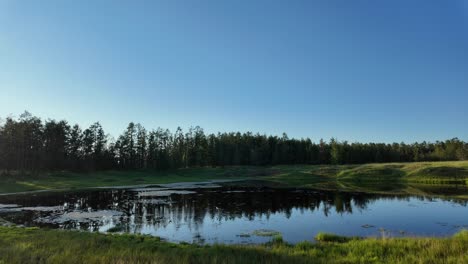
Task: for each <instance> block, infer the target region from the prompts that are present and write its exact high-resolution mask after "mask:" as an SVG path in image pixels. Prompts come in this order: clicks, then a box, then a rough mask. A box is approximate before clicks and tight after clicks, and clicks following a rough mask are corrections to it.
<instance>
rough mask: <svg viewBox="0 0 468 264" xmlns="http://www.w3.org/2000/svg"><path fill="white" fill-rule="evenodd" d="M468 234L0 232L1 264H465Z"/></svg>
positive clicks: (15, 229) (7, 229) (0, 229)
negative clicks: (238, 240) (240, 237)
mask: <svg viewBox="0 0 468 264" xmlns="http://www.w3.org/2000/svg"><path fill="white" fill-rule="evenodd" d="M467 252H468V231H462V232H460V233H458V234H456V235H454V236H453V237H449V238H389V239H379V238H367V239H349V240H344V239H341V240H340V241H338V242H336V241H334V240H333V239H332V240H331V241H330V240H327V241H326V242H318V243H310V242H301V243H297V244H296V245H290V244H287V243H285V242H283V240H282V239H281V238H280V237H277V238H276V237H275V238H274V239H273V241H272V242H271V243H267V244H263V245H232V246H228V245H212V246H203V245H195V244H187V243H183V244H174V243H169V242H164V241H161V240H160V239H159V238H157V237H149V236H141V235H117V234H98V233H88V232H78V231H61V230H44V229H37V228H18V227H0V263H468V254H467Z"/></svg>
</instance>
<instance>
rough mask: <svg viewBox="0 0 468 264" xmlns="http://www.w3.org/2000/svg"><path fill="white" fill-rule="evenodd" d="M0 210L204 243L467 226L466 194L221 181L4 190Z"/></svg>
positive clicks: (60, 223) (448, 230) (16, 218)
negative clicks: (358, 190) (452, 195)
mask: <svg viewBox="0 0 468 264" xmlns="http://www.w3.org/2000/svg"><path fill="white" fill-rule="evenodd" d="M0 217H1V218H3V219H5V220H7V221H10V222H13V223H15V224H21V225H25V226H41V227H52V228H60V229H80V230H89V231H100V232H106V231H108V230H109V229H111V228H112V229H111V230H113V231H117V232H128V233H138V234H150V235H155V236H160V237H162V238H165V239H168V240H170V241H186V242H199V243H216V242H219V243H261V242H266V241H269V240H270V239H271V237H269V236H265V235H270V233H271V234H273V233H277V232H279V233H281V234H282V236H283V239H284V240H286V241H288V242H292V243H296V242H299V241H303V240H309V241H313V237H314V236H315V235H316V234H317V233H318V232H332V233H336V234H340V235H349V236H382V235H384V236H387V237H394V236H448V235H452V234H454V233H456V232H458V231H459V230H461V229H463V228H468V208H467V202H466V201H456V200H443V199H440V198H431V197H416V196H390V195H376V194H363V193H345V192H328V191H314V190H298V189H268V188H236V187H226V186H224V187H222V186H218V185H215V184H206V185H196V184H189V185H166V186H157V187H151V188H133V189H132V188H129V189H105V190H104V189H101V190H87V191H75V192H47V193H35V194H21V195H4V196H0ZM273 231H274V232H273Z"/></svg>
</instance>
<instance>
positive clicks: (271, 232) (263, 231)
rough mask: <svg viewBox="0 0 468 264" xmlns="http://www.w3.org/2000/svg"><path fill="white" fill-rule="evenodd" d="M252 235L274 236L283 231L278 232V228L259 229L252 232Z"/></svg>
mask: <svg viewBox="0 0 468 264" xmlns="http://www.w3.org/2000/svg"><path fill="white" fill-rule="evenodd" d="M252 235H254V236H261V237H272V236H277V235H281V232H278V231H276V230H271V229H257V230H255V231H253V232H252Z"/></svg>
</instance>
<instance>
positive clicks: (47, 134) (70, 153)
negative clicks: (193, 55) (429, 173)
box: [0, 112, 468, 171]
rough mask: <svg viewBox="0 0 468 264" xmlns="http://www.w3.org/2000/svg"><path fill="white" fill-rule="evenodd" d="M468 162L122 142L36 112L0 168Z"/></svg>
mask: <svg viewBox="0 0 468 264" xmlns="http://www.w3.org/2000/svg"><path fill="white" fill-rule="evenodd" d="M466 159H468V144H467V143H466V142H463V141H461V140H459V139H457V138H453V139H449V140H446V141H437V142H434V143H429V142H421V143H412V144H406V143H392V144H387V143H358V142H355V143H349V142H347V141H341V142H340V141H338V140H337V139H335V138H332V139H331V140H330V141H329V142H325V141H324V140H322V139H320V140H319V141H318V142H317V143H315V142H313V141H312V140H311V139H309V138H305V139H304V138H301V139H294V138H289V137H288V136H287V135H286V134H285V133H284V134H283V135H282V136H281V137H278V136H272V135H262V134H258V133H257V134H253V133H251V132H246V133H241V132H230V133H217V134H205V132H204V130H203V129H202V128H201V127H198V126H196V127H190V128H189V129H188V131H187V132H185V133H184V131H183V129H182V128H180V127H178V128H177V129H176V131H175V132H174V133H172V132H171V131H170V130H168V129H162V128H158V129H156V130H150V131H148V130H146V129H145V128H144V127H143V126H142V125H141V124H135V123H133V122H131V123H130V124H128V126H127V129H126V130H125V131H123V133H122V134H121V135H120V136H118V137H117V138H116V139H115V140H114V139H112V137H110V136H109V135H107V134H106V133H105V132H104V129H103V127H102V126H101V124H100V123H99V122H96V123H94V124H92V125H91V126H90V127H89V128H86V129H82V128H81V127H80V126H79V125H77V124H76V125H70V124H69V123H68V122H67V121H65V120H61V121H56V120H51V119H48V120H41V119H40V118H38V117H35V116H33V115H31V114H30V113H28V112H25V113H24V114H22V115H21V116H20V117H19V118H11V117H8V118H6V119H5V120H4V122H2V123H1V124H0V170H7V171H8V170H25V171H40V170H73V171H92V170H107V169H122V170H127V169H158V170H164V169H170V168H184V167H198V166H230V165H256V166H264V165H279V164H357V163H374V162H411V161H443V160H466Z"/></svg>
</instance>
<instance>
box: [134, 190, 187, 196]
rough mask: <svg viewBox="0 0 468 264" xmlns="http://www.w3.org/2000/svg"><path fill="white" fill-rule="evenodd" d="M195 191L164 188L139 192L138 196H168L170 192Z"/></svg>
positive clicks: (185, 192)
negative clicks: (163, 189)
mask: <svg viewBox="0 0 468 264" xmlns="http://www.w3.org/2000/svg"><path fill="white" fill-rule="evenodd" d="M193 193H196V192H194V191H185V190H180V191H178V190H165V191H148V192H139V193H138V196H139V197H158V196H161V197H165V196H170V195H172V194H193Z"/></svg>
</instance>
